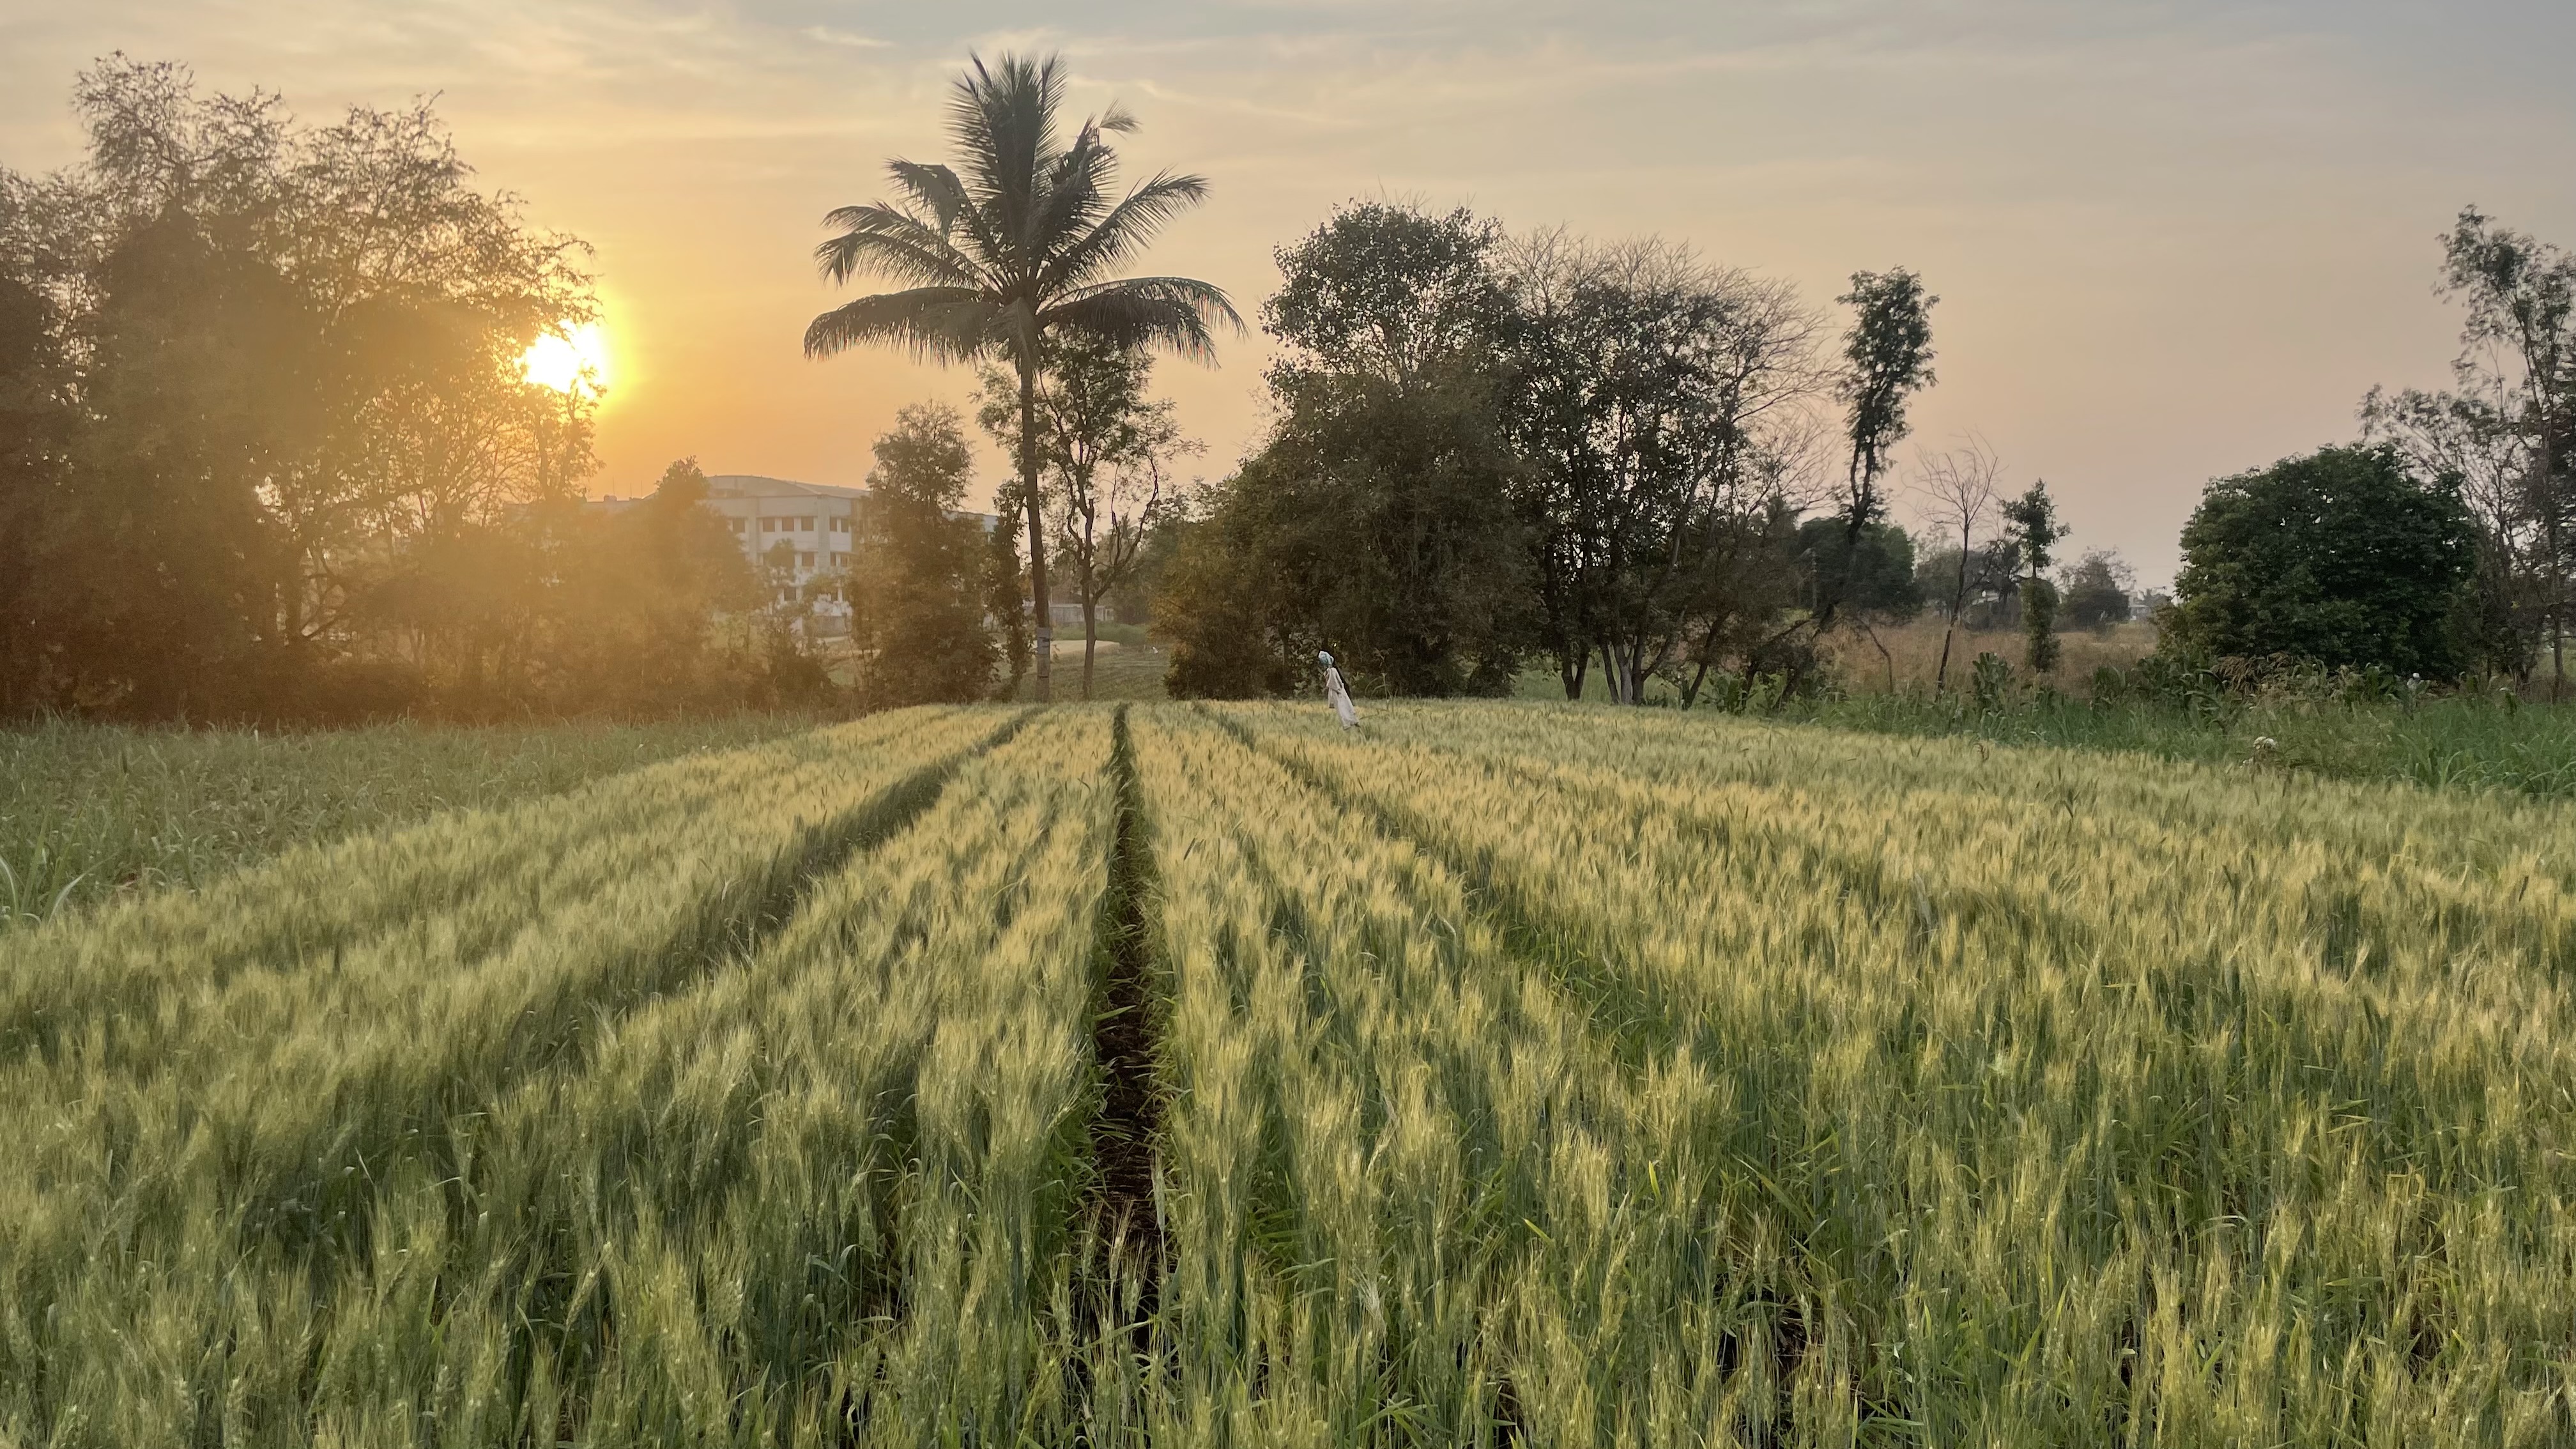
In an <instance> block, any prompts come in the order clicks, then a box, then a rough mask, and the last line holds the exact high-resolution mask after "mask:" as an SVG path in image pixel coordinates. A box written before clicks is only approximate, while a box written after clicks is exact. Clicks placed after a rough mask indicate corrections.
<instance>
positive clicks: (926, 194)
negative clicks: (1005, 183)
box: [886, 161, 1002, 260]
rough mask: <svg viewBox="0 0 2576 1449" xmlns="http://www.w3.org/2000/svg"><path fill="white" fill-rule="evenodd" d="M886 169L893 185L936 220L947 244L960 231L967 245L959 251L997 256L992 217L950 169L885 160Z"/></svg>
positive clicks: (981, 255)
mask: <svg viewBox="0 0 2576 1449" xmlns="http://www.w3.org/2000/svg"><path fill="white" fill-rule="evenodd" d="M886 169H887V170H888V171H889V172H891V173H892V174H893V176H894V178H895V184H896V185H898V186H900V187H902V188H903V189H904V190H905V191H906V192H908V193H909V194H910V195H911V196H912V197H913V199H914V201H915V203H916V204H917V205H919V206H920V207H921V208H922V209H923V210H926V211H928V212H929V213H930V215H931V217H932V218H933V219H934V220H935V221H936V222H937V223H938V226H939V231H940V234H941V235H942V236H943V237H945V238H946V239H947V240H948V241H949V243H950V244H951V245H956V244H957V237H958V235H959V233H960V231H961V230H962V232H963V233H964V235H965V237H966V242H967V244H966V245H965V246H962V247H960V248H959V249H960V250H961V251H972V252H973V253H974V255H976V256H977V257H979V258H983V259H986V260H990V259H993V258H996V257H998V256H1000V254H1001V252H1002V247H1001V246H1000V244H999V238H997V237H996V236H995V235H994V234H993V228H992V219H991V218H990V217H988V216H986V215H985V212H984V208H983V207H982V206H980V205H978V204H977V202H976V200H975V196H974V194H973V193H972V192H970V191H969V190H968V189H967V187H966V183H965V182H963V181H960V180H958V179H957V173H956V172H955V171H954V170H952V169H950V168H948V167H946V166H937V165H922V164H919V163H917V162H911V161H893V162H889V163H887V166H886Z"/></svg>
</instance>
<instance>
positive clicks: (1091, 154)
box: [805, 55, 1241, 700]
mask: <svg viewBox="0 0 2576 1449" xmlns="http://www.w3.org/2000/svg"><path fill="white" fill-rule="evenodd" d="M1064 89H1065V71H1064V66H1063V63H1062V62H1061V61H1060V60H1058V59H1057V58H1056V57H1053V56H1049V57H1047V58H1046V59H1043V60H1030V59H1025V58H1021V57H1016V56H1011V55H1004V56H1003V57H1001V58H1000V60H999V61H997V62H996V63H995V64H994V65H993V66H991V67H989V68H988V67H987V66H986V65H985V64H984V62H983V61H982V60H981V59H976V60H973V61H972V62H971V63H970V66H969V68H968V71H967V73H966V74H965V75H964V76H963V77H961V78H960V79H959V80H958V82H957V84H956V87H955V89H954V91H953V93H952V95H951V97H950V102H949V114H948V131H949V137H950V139H951V141H952V142H953V144H954V145H955V146H956V149H957V156H958V161H957V165H956V166H955V167H953V168H952V167H950V166H944V165H936V164H923V163H917V162H911V161H895V162H892V163H890V164H889V165H888V167H887V172H888V174H889V176H890V177H891V178H892V180H893V182H894V185H895V188H896V190H897V192H898V193H899V195H900V197H901V198H902V199H901V200H899V201H896V202H893V203H887V202H870V203H868V204H866V205H864V206H845V207H841V208H839V209H838V210H836V211H834V212H832V213H831V214H830V215H829V216H828V217H827V218H825V221H826V224H828V225H831V226H836V227H839V228H841V232H840V234H839V235H837V236H835V237H833V238H831V239H830V240H829V241H826V242H824V243H823V244H822V245H821V246H820V247H818V248H817V249H816V253H815V255H816V258H817V260H818V261H819V262H820V264H821V266H822V270H823V274H824V275H825V276H826V277H828V278H830V279H831V280H832V281H834V282H846V281H848V280H849V279H850V278H851V277H853V276H855V275H858V274H859V273H862V272H871V273H875V274H877V275H881V276H885V277H888V278H891V279H894V280H898V281H903V282H909V283H911V284H912V285H911V286H910V287H908V288H906V289H905V290H903V291H899V292H887V293H880V294H878V295H875V296H869V297H862V298H860V299H858V300H857V301H854V302H849V303H846V304H844V305H842V306H840V307H837V308H835V309H833V310H832V311H829V312H826V313H824V314H822V315H821V316H819V317H817V318H815V319H814V321H813V323H812V324H811V325H810V326H808V327H807V328H806V329H805V351H806V354H807V355H808V356H813V357H824V356H829V355H831V354H834V353H838V352H841V351H843V350H845V349H847V348H851V347H855V346H858V345H860V344H861V343H892V344H895V345H898V346H902V347H905V348H908V349H909V350H911V351H912V352H913V354H914V355H916V356H920V357H926V358H931V359H934V360H937V361H942V362H972V361H978V360H983V359H998V360H1000V361H1002V362H1005V363H1007V364H1008V365H1009V366H1010V367H1011V368H1012V369H1013V370H1014V371H1015V372H1016V373H1017V375H1018V380H1019V410H1020V426H1019V443H1020V447H1019V460H1018V461H1019V474H1020V479H1019V482H1020V497H1021V507H1022V509H1023V510H1024V512H1025V520H1026V525H1027V529H1028V544H1029V556H1028V571H1029V586H1030V591H1031V594H1032V597H1033V599H1034V602H1035V605H1036V615H1035V617H1036V625H1037V643H1036V654H1037V676H1038V698H1040V699H1042V700H1043V699H1046V698H1048V697H1049V695H1050V686H1051V680H1052V671H1051V669H1050V663H1049V661H1050V656H1051V654H1052V651H1053V647H1054V639H1055V631H1054V627H1053V625H1052V624H1051V623H1050V622H1049V614H1048V609H1047V540H1046V536H1045V535H1046V508H1045V505H1044V502H1043V501H1042V499H1041V498H1040V495H1039V474H1040V470H1041V461H1040V458H1039V453H1038V444H1039V438H1040V429H1039V427H1038V422H1037V408H1038V376H1039V373H1040V372H1041V371H1042V369H1043V367H1044V361H1045V343H1046V340H1047V339H1048V338H1049V337H1051V336H1056V337H1061V336H1069V335H1073V334H1084V335H1089V336H1093V337H1097V338H1100V339H1102V340H1104V341H1106V342H1108V343H1110V344H1112V345H1113V346H1117V347H1121V348H1145V347H1164V348H1169V349H1171V350H1173V351H1175V352H1178V353H1179V354H1181V355H1182V356H1184V357H1191V358H1208V357H1212V356H1213V355H1214V351H1215V344H1214V341H1213V339H1212V338H1211V336H1210V334H1209V327H1210V325H1211V324H1212V323H1223V324H1226V325H1231V326H1235V327H1240V326H1241V322H1240V320H1239V319H1238V318H1237V317H1236V316H1235V312H1234V308H1233V306H1232V304H1231V303H1229V302H1228V301H1227V300H1226V296H1225V293H1224V292H1223V291H1221V290H1219V289H1218V288H1216V287H1214V286H1212V285H1210V284H1208V283H1206V282H1201V281H1194V280H1192V279H1190V278H1187V277H1128V278H1119V277H1117V276H1115V275H1114V274H1115V273H1116V272H1117V270H1118V269H1119V268H1120V267H1122V266H1123V265H1124V264H1125V263H1127V262H1128V261H1129V260H1130V259H1132V258H1133V257H1134V256H1135V255H1136V254H1137V253H1138V252H1140V251H1142V250H1143V249H1144V247H1145V245H1146V244H1147V243H1148V242H1150V241H1151V240H1152V239H1153V237H1154V234H1155V233H1156V232H1158V231H1160V230H1161V229H1162V227H1163V226H1164V225H1165V224H1166V223H1167V222H1169V221H1170V220H1171V219H1172V218H1174V217H1175V216H1178V215H1179V214H1180V213H1182V212H1183V211H1186V210H1188V209H1189V208H1190V207H1192V206H1195V205H1197V204H1198V203H1199V202H1200V201H1202V200H1204V199H1205V198H1206V196H1207V190H1208V186H1207V182H1206V180H1205V179H1204V178H1202V177H1198V176H1188V175H1173V174H1171V173H1169V172H1165V173H1162V174H1159V175H1156V176H1154V177H1153V178H1151V179H1150V180H1148V181H1146V182H1145V183H1144V184H1143V185H1140V186H1138V187H1136V188H1134V189H1133V190H1131V191H1129V192H1128V193H1127V194H1126V195H1125V196H1124V197H1114V196H1113V193H1112V188H1113V186H1114V184H1115V181H1116V177H1117V170H1118V155H1117V152H1116V150H1115V149H1114V148H1112V147H1111V146H1110V145H1109V142H1108V137H1109V135H1110V134H1112V133H1124V132H1128V131H1132V130H1134V129H1135V128H1136V121H1135V118H1134V117H1133V116H1131V115H1129V114H1128V113H1127V112H1126V111H1124V110H1122V109H1120V108H1118V107H1116V106H1111V107H1110V108H1109V109H1108V110H1107V111H1106V112H1104V113H1102V114H1101V115H1099V116H1097V117H1093V118H1089V119H1086V120H1085V121H1084V122H1083V123H1082V124H1081V126H1080V127H1078V128H1077V129H1076V130H1075V133H1074V136H1073V139H1072V141H1071V142H1070V143H1067V142H1066V141H1065V140H1064V139H1063V135H1062V123H1061V121H1060V119H1059V117H1060V113H1061V111H1062V109H1063V105H1064Z"/></svg>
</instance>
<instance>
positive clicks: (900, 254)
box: [814, 205, 985, 287]
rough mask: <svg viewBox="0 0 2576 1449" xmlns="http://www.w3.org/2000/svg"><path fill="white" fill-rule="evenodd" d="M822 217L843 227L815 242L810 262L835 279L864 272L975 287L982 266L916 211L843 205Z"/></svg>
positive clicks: (981, 278)
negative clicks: (912, 214)
mask: <svg viewBox="0 0 2576 1449" xmlns="http://www.w3.org/2000/svg"><path fill="white" fill-rule="evenodd" d="M826 220H827V221H830V222H832V223H835V224H837V225H839V226H841V227H842V228H843V230H842V232H841V234H840V235H838V236H835V237H828V238H826V239H824V240H823V241H822V242H821V243H820V244H818V245H817V246H816V247H815V248H814V262H815V265H816V266H817V267H818V268H820V269H821V271H822V273H823V275H824V276H825V277H827V278H829V279H831V280H832V281H835V282H846V281H848V280H849V279H850V278H852V277H854V276H856V275H858V274H860V273H862V272H867V273H871V274H874V275H876V276H881V277H887V278H891V279H892V280H894V281H898V282H909V283H912V284H913V285H915V286H924V287H980V286H982V285H983V284H984V281H985V276H984V269H983V268H982V267H981V266H979V265H978V264H977V262H976V259H975V258H973V257H970V256H968V255H966V254H965V253H964V252H961V251H959V250H958V249H957V248H956V247H955V246H954V245H952V244H950V242H949V241H948V239H947V238H945V237H943V236H941V235H940V234H939V233H938V232H937V231H936V230H934V229H932V228H931V227H930V226H929V225H928V224H926V223H924V222H923V221H922V220H921V219H920V218H919V217H912V216H906V215H904V214H903V213H902V212H899V211H896V210H894V209H893V208H891V207H882V206H874V205H870V206H845V207H842V208H840V209H839V210H837V211H834V212H833V213H832V214H831V215H830V216H829V217H828V218H826Z"/></svg>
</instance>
